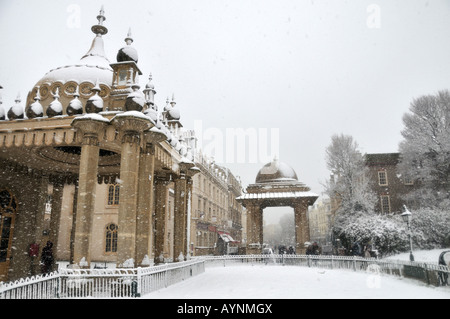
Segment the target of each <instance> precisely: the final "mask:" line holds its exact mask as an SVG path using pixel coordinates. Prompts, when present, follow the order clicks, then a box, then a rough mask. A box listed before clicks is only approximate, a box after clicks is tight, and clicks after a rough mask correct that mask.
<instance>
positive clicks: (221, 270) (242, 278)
mask: <svg viewBox="0 0 450 319" xmlns="http://www.w3.org/2000/svg"><path fill="white" fill-rule="evenodd" d="M444 250H449V249H438V250H430V251H415V252H413V254H414V257H415V260H416V261H422V262H428V263H437V260H438V258H439V255H440V253H441V252H442V251H444ZM388 259H399V260H409V253H404V254H399V255H396V256H390V257H388ZM143 298H148V299H248V298H250V299H337V298H339V299H341V298H344V299H345V298H352V299H357V298H362V299H450V287H432V286H427V285H426V284H424V283H421V282H420V281H417V280H413V279H408V278H399V277H394V276H389V275H384V274H375V273H370V272H353V271H350V270H325V269H318V268H306V267H295V266H262V265H255V266H228V267H218V266H214V267H213V266H209V267H208V266H207V267H206V270H205V273H203V274H200V275H198V276H196V277H194V278H191V279H189V280H186V281H183V282H180V283H178V284H175V285H173V286H170V287H168V288H165V289H161V290H159V291H156V292H153V293H150V294H147V295H145V296H143Z"/></svg>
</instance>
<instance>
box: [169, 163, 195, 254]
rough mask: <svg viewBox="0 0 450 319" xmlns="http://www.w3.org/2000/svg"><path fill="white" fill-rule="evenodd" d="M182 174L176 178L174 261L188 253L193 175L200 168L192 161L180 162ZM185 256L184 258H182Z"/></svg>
mask: <svg viewBox="0 0 450 319" xmlns="http://www.w3.org/2000/svg"><path fill="white" fill-rule="evenodd" d="M179 165H180V175H179V176H178V178H177V179H175V182H174V184H175V213H174V215H175V216H174V226H173V228H174V240H173V242H174V243H173V254H174V256H173V257H174V261H183V260H184V259H185V258H186V256H187V254H188V240H189V239H188V232H189V231H188V227H189V226H188V225H189V221H188V218H189V212H190V205H191V200H190V196H191V191H192V177H193V176H194V175H195V174H197V173H198V168H196V167H195V164H194V163H193V162H190V161H183V162H181V163H180V164H179ZM181 256H183V258H181Z"/></svg>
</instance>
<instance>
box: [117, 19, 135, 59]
mask: <svg viewBox="0 0 450 319" xmlns="http://www.w3.org/2000/svg"><path fill="white" fill-rule="evenodd" d="M125 43H126V44H127V45H126V46H124V47H123V48H121V49H120V50H119V52H117V62H128V61H132V62H135V63H137V62H138V53H137V51H136V49H135V48H134V47H133V46H132V45H131V43H133V38H132V37H131V28H130V29H128V34H127V37H126V38H125Z"/></svg>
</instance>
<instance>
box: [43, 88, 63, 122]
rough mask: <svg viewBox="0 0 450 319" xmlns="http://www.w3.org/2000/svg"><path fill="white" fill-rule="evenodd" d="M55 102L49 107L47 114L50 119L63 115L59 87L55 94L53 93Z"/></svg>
mask: <svg viewBox="0 0 450 319" xmlns="http://www.w3.org/2000/svg"><path fill="white" fill-rule="evenodd" d="M52 95H53V98H54V100H53V101H52V102H51V103H50V105H49V106H48V107H47V111H46V114H47V116H48V117H54V116H58V115H62V104H61V102H60V101H59V87H57V88H56V91H55V93H52Z"/></svg>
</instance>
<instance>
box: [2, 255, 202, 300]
mask: <svg viewBox="0 0 450 319" xmlns="http://www.w3.org/2000/svg"><path fill="white" fill-rule="evenodd" d="M204 271H205V264H204V261H203V260H189V261H184V262H178V263H172V264H164V265H160V266H152V267H145V268H117V269H60V270H58V271H56V272H53V273H51V274H48V275H40V276H34V277H30V278H26V279H20V280H17V281H13V282H9V283H3V282H0V299H54V298H124V297H125V298H132V297H140V296H141V295H143V294H147V293H150V292H152V291H156V290H158V289H161V288H164V287H168V286H170V285H172V284H175V283H177V282H180V281H182V280H185V279H187V278H190V277H192V276H195V275H198V274H200V273H202V272H204Z"/></svg>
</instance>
